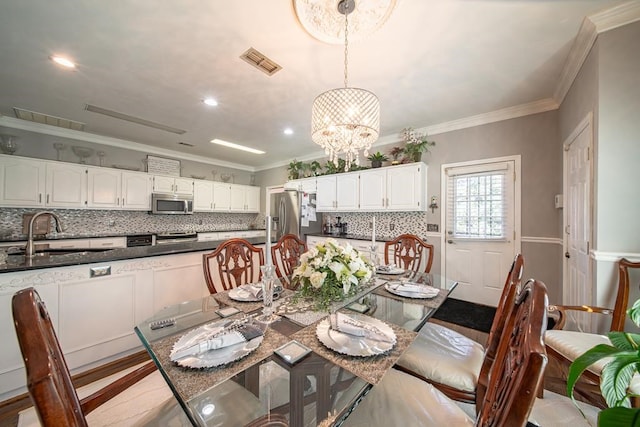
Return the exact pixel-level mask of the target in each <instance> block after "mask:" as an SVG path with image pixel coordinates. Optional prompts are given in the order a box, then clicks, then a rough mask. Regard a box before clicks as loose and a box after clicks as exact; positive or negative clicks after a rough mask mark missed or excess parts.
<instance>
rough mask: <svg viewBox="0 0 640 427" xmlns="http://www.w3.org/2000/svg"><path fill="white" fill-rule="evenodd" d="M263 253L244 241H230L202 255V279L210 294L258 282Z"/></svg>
mask: <svg viewBox="0 0 640 427" xmlns="http://www.w3.org/2000/svg"><path fill="white" fill-rule="evenodd" d="M263 264H264V252H263V250H262V249H261V248H256V247H255V246H253V245H252V244H251V243H249V242H248V241H246V240H245V239H230V240H227V241H225V242H224V243H222V244H221V245H220V246H218V247H217V248H216V249H215V250H214V251H213V252H211V253H208V254H203V255H202V267H203V269H204V278H205V280H206V282H207V287H208V288H209V292H210V293H211V294H215V293H217V292H222V291H228V290H229V289H232V288H236V287H238V286H240V285H244V284H247V283H254V282H257V281H258V280H260V266H261V265H263Z"/></svg>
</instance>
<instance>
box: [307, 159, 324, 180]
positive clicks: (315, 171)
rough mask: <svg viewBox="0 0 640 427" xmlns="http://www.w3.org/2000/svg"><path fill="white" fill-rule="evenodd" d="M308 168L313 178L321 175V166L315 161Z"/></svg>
mask: <svg viewBox="0 0 640 427" xmlns="http://www.w3.org/2000/svg"><path fill="white" fill-rule="evenodd" d="M309 168H310V169H311V174H312V175H313V176H318V175H321V172H322V165H321V164H320V163H319V162H318V161H317V160H314V161H313V162H311V164H310V165H309Z"/></svg>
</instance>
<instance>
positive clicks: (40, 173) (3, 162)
mask: <svg viewBox="0 0 640 427" xmlns="http://www.w3.org/2000/svg"><path fill="white" fill-rule="evenodd" d="M0 173H1V174H2V177H1V178H0V183H1V184H2V187H1V189H0V202H1V204H2V205H3V206H18V207H29V206H44V200H45V197H44V192H45V175H46V168H45V162H43V161H39V160H30V159H25V158H22V157H14V156H1V157H0Z"/></svg>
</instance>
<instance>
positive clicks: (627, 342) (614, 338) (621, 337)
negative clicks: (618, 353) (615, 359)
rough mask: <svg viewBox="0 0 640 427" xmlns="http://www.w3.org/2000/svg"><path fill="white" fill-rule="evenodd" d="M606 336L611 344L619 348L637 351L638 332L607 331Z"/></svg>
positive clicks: (639, 336) (639, 335)
mask: <svg viewBox="0 0 640 427" xmlns="http://www.w3.org/2000/svg"><path fill="white" fill-rule="evenodd" d="M607 336H608V337H609V341H611V344H613V346H614V347H617V348H619V349H620V350H627V351H638V344H639V343H640V334H632V333H629V332H609V333H608V334H607Z"/></svg>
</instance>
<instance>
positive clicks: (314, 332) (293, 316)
mask: <svg viewBox="0 0 640 427" xmlns="http://www.w3.org/2000/svg"><path fill="white" fill-rule="evenodd" d="M402 281H410V282H412V283H423V284H429V285H431V286H433V287H435V288H437V289H438V290H439V292H438V294H437V295H436V296H435V297H431V298H409V297H403V296H399V295H397V294H395V293H392V292H390V291H388V290H387V289H388V286H390V284H393V283H399V282H402ZM456 286H457V282H455V281H453V280H448V279H446V278H444V277H441V276H439V275H437V274H427V273H414V272H404V273H403V274H401V275H394V276H391V275H381V274H378V275H376V276H375V277H374V278H373V279H372V280H371V281H370V282H369V284H367V285H366V286H365V287H364V289H362V291H361V292H359V293H358V294H357V295H355V296H353V297H351V298H348V299H345V301H342V302H338V303H335V304H334V305H332V308H331V311H333V312H340V313H344V314H346V315H348V316H352V317H355V318H358V316H360V317H359V318H361V319H362V318H363V317H362V316H370V317H372V318H374V319H378V320H377V321H382V322H384V323H385V324H386V325H388V326H389V327H390V328H391V329H392V330H393V332H394V333H395V336H396V341H395V342H394V344H393V348H391V349H390V350H388V351H385V352H383V353H381V354H374V355H369V356H353V355H348V354H343V353H341V352H338V351H334V350H332V349H330V348H328V347H327V346H325V345H323V343H322V342H321V341H320V339H319V336H318V333H319V332H318V331H319V330H320V329H319V327H320V326H319V325H320V324H321V323H322V322H323V321H324V322H325V323H326V322H327V321H326V320H325V319H326V318H327V316H328V315H329V312H327V311H324V312H318V311H314V310H313V305H312V304H310V303H308V302H305V301H301V300H300V299H299V298H295V292H294V291H291V290H286V289H285V290H284V292H283V293H282V294H281V295H280V298H278V299H277V300H276V303H275V313H276V314H277V315H278V316H279V318H278V320H276V321H275V322H273V323H271V324H269V325H268V326H267V327H266V329H265V330H264V335H263V339H261V340H259V345H257V347H256V348H250V349H248V350H246V351H244V352H241V353H240V354H239V357H237V356H236V357H237V358H236V357H233V359H234V360H230V361H229V362H228V363H224V364H218V363H215V364H211V366H208V365H206V363H205V364H204V365H205V366H204V367H199V368H194V367H184V366H180V365H178V364H177V363H175V362H173V361H171V357H170V353H171V351H172V349H173V346H174V344H175V343H176V341H178V340H179V339H181V337H184V336H185V334H189V333H190V332H191V333H193V331H194V330H196V329H197V328H203V327H204V328H207V327H212V326H216V325H219V326H224V325H228V324H229V323H230V322H231V321H234V320H236V321H238V322H243V321H245V322H246V321H250V322H253V318H254V317H255V315H256V314H259V313H261V312H262V304H261V303H260V302H244V301H236V300H234V299H232V298H230V297H229V292H228V291H227V292H221V293H217V294H213V295H210V296H207V297H204V298H201V299H196V300H191V301H186V302H184V303H181V304H176V305H173V306H169V307H165V308H163V309H162V310H160V311H159V312H158V313H156V314H155V315H154V316H153V317H152V318H150V319H147V320H145V321H143V322H142V323H140V324H138V325H137V326H136V327H135V332H136V334H137V335H138V337H139V338H140V340H141V341H142V344H143V345H144V347H145V348H146V350H147V351H148V352H149V354H150V356H151V358H152V359H153V361H154V362H155V364H156V365H157V366H158V370H159V371H160V373H161V374H162V375H163V377H164V379H165V380H166V382H167V384H168V385H169V387H170V388H171V390H172V391H173V394H174V395H175V397H176V399H177V400H178V402H179V403H180V405H181V407H182V408H183V410H184V411H185V413H186V415H187V416H188V418H189V419H190V421H191V422H192V424H193V425H195V426H212V425H224V426H247V425H249V426H259V425H269V424H267V421H269V420H271V422H274V421H276V422H277V421H279V422H280V423H279V424H277V423H274V424H270V425H290V426H317V425H321V426H330V425H340V423H341V422H342V421H343V420H344V419H345V418H346V417H347V416H348V415H349V413H350V412H351V411H352V410H353V408H354V407H355V406H356V405H357V403H358V402H359V400H360V399H361V398H362V397H363V396H364V395H366V393H368V391H369V390H370V389H371V387H375V384H377V383H378V382H379V381H380V380H381V379H382V377H383V376H384V374H385V373H386V372H387V371H388V370H389V369H391V368H392V367H393V365H394V364H395V363H396V361H397V360H398V358H399V357H400V356H401V355H402V353H404V351H405V350H406V349H407V347H408V346H409V345H410V344H411V343H412V342H413V340H414V339H415V337H416V336H417V331H419V330H420V328H421V327H422V326H423V325H424V324H425V322H427V320H428V319H429V318H430V317H431V316H432V315H433V314H434V313H435V311H436V310H437V309H438V308H439V307H440V306H441V305H442V303H443V302H444V301H445V300H446V298H447V297H448V296H449V294H450V293H451V291H453V289H454V288H455V287H456ZM225 307H235V308H237V309H238V310H239V312H238V313H236V314H234V315H232V316H229V317H222V316H221V315H220V314H219V311H220V310H221V309H222V308H225ZM377 321H372V322H377ZM163 322H164V323H163ZM203 325H206V326H203ZM159 326H160V327H159ZM292 341H293V344H289V343H291V342H292ZM288 344H289V345H288ZM304 349H308V350H310V351H309V352H308V354H306V355H305V354H303V350H304ZM212 351H213V352H216V351H220V350H210V351H209V352H212ZM245 353H246V354H245ZM298 356H302V357H300V359H299V360H296V358H297V357H298ZM214 365H215V366H214Z"/></svg>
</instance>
